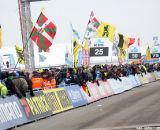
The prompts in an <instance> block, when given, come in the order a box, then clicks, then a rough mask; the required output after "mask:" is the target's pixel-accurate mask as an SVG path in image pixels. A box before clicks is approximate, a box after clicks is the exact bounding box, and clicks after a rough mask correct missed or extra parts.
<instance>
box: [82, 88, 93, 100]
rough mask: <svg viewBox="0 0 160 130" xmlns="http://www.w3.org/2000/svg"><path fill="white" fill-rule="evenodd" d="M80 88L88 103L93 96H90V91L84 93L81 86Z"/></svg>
mask: <svg viewBox="0 0 160 130" xmlns="http://www.w3.org/2000/svg"><path fill="white" fill-rule="evenodd" d="M81 90H82V91H83V94H84V96H85V97H86V99H87V101H88V103H91V102H94V98H93V96H91V94H90V92H89V93H86V92H85V91H84V90H83V89H82V88H81Z"/></svg>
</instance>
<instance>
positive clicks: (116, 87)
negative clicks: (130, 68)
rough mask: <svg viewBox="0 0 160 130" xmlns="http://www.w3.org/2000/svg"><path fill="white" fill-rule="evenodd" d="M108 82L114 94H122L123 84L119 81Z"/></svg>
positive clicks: (109, 80)
mask: <svg viewBox="0 0 160 130" xmlns="http://www.w3.org/2000/svg"><path fill="white" fill-rule="evenodd" d="M108 82H109V84H110V86H111V88H112V90H113V92H114V94H118V93H122V92H123V91H124V87H123V85H122V82H120V81H119V80H118V79H117V80H115V79H108Z"/></svg>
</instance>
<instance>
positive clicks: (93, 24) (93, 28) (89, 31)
mask: <svg viewBox="0 0 160 130" xmlns="http://www.w3.org/2000/svg"><path fill="white" fill-rule="evenodd" d="M99 25H100V22H99V21H98V20H97V18H96V17H95V15H94V12H93V11H91V14H90V19H89V21H88V24H87V28H86V33H85V38H90V37H92V36H95V35H96V34H97V28H98V27H99Z"/></svg>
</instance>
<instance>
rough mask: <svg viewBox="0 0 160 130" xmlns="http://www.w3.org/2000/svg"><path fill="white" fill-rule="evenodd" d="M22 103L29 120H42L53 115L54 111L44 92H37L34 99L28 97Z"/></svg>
mask: <svg viewBox="0 0 160 130" xmlns="http://www.w3.org/2000/svg"><path fill="white" fill-rule="evenodd" d="M20 102H21V104H22V106H23V108H24V110H25V113H26V116H27V118H28V119H29V120H35V119H40V118H43V117H46V116H49V115H52V109H51V107H50V106H49V103H48V101H47V100H46V97H45V95H44V94H43V92H42V91H37V92H35V96H34V97H30V96H29V95H27V97H26V98H24V99H20Z"/></svg>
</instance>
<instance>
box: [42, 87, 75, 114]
mask: <svg viewBox="0 0 160 130" xmlns="http://www.w3.org/2000/svg"><path fill="white" fill-rule="evenodd" d="M43 93H44V94H46V93H52V94H53V95H54V97H53V98H52V99H53V100H54V102H53V104H52V107H51V108H52V111H53V114H55V113H58V112H61V111H65V110H69V109H71V108H73V105H72V102H71V100H70V99H69V97H68V95H67V93H66V91H65V89H64V88H57V89H50V90H47V91H43ZM52 94H51V95H52ZM48 100H49V99H48ZM55 105H56V106H57V107H54V106H55ZM55 108H56V109H55Z"/></svg>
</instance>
